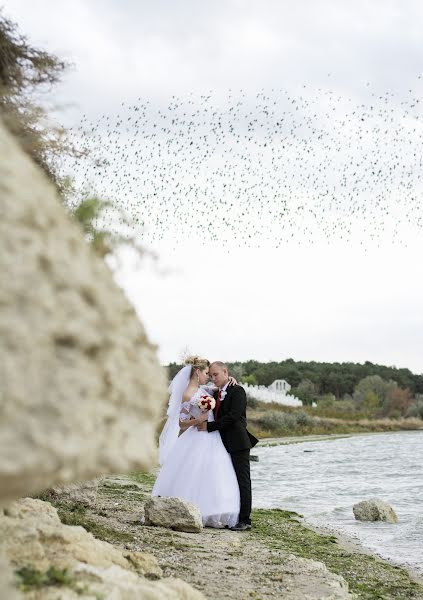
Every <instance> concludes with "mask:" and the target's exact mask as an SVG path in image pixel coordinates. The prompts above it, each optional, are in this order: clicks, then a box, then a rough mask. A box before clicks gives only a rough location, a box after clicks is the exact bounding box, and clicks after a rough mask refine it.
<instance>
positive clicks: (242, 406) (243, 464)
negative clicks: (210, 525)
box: [207, 385, 258, 523]
mask: <svg viewBox="0 0 423 600" xmlns="http://www.w3.org/2000/svg"><path fill="white" fill-rule="evenodd" d="M226 392H227V393H226V396H225V398H224V400H222V403H221V405H220V408H219V412H218V415H217V420H216V421H212V422H209V423H207V431H219V432H220V435H221V437H222V442H223V445H224V446H225V448H226V450H227V451H228V452H229V454H230V455H231V459H232V464H233V466H234V469H235V473H236V477H237V480H238V485H239V492H240V496H241V507H240V512H239V519H238V520H239V522H240V523H251V521H250V513H251V479H250V448H252V447H253V446H255V445H256V444H257V442H258V439H257V438H255V437H254V436H253V435H251V433H249V432H248V431H247V416H246V410H247V396H246V394H245V390H244V388H243V387H241V386H240V385H234V386H228V387H227V388H226ZM217 395H218V392H216V393H215V398H217Z"/></svg>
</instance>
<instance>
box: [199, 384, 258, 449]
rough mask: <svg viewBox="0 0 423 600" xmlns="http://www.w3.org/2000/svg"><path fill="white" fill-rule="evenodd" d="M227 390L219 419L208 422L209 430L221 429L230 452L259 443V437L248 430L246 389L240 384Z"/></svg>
mask: <svg viewBox="0 0 423 600" xmlns="http://www.w3.org/2000/svg"><path fill="white" fill-rule="evenodd" d="M226 392H227V394H226V396H225V398H224V400H223V401H222V403H221V405H220V409H219V413H218V417H217V420H216V421H211V422H209V423H207V431H219V432H220V435H221V437H222V442H223V445H224V446H225V448H226V450H227V451H228V452H230V453H232V452H239V451H240V450H248V449H249V448H252V447H253V446H255V445H256V444H257V442H258V439H257V438H255V437H254V436H253V435H251V433H249V432H248V431H247V416H246V411H247V396H246V394H245V390H244V388H243V387H241V386H240V385H232V386H228V387H227V388H226ZM217 394H218V392H216V393H215V398H217Z"/></svg>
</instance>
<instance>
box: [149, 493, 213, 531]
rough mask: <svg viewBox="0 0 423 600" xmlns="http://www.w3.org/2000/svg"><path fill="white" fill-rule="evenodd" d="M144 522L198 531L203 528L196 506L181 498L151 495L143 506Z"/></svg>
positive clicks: (179, 529)
mask: <svg viewBox="0 0 423 600" xmlns="http://www.w3.org/2000/svg"><path fill="white" fill-rule="evenodd" d="M144 514H145V524H146V525H159V526H161V527H168V528H169V529H175V530H176V531H186V532H189V533H198V532H199V531H201V529H202V528H203V522H202V520H201V514H200V511H199V509H198V507H197V506H196V505H195V504H192V503H191V502H186V501H185V500H182V499H181V498H162V497H160V496H153V497H152V498H150V499H149V500H147V502H146V503H145V506H144Z"/></svg>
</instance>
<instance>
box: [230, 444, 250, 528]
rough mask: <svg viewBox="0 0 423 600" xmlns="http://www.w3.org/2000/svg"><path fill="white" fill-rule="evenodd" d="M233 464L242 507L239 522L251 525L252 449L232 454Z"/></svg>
mask: <svg viewBox="0 0 423 600" xmlns="http://www.w3.org/2000/svg"><path fill="white" fill-rule="evenodd" d="M231 459H232V464H233V466H234V469H235V474H236V478H237V480H238V485H239V493H240V496H241V506H240V511H239V518H238V521H239V522H240V523H248V524H250V525H251V519H250V515H251V477H250V449H249V448H248V449H247V450H240V451H239V452H233V453H231Z"/></svg>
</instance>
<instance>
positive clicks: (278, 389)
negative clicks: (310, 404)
mask: <svg viewBox="0 0 423 600" xmlns="http://www.w3.org/2000/svg"><path fill="white" fill-rule="evenodd" d="M242 386H243V388H244V389H245V391H246V393H247V394H248V395H249V396H251V397H252V398H256V399H257V400H260V402H267V403H269V402H276V404H283V405H284V406H294V407H295V406H302V405H303V403H302V402H301V400H299V399H298V398H296V397H295V396H289V395H288V392H289V391H290V389H291V386H290V385H289V383H288V382H287V381H285V379H276V380H275V381H274V382H273V383H272V384H271V385H269V387H266V386H265V385H248V384H247V383H243V384H242Z"/></svg>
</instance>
